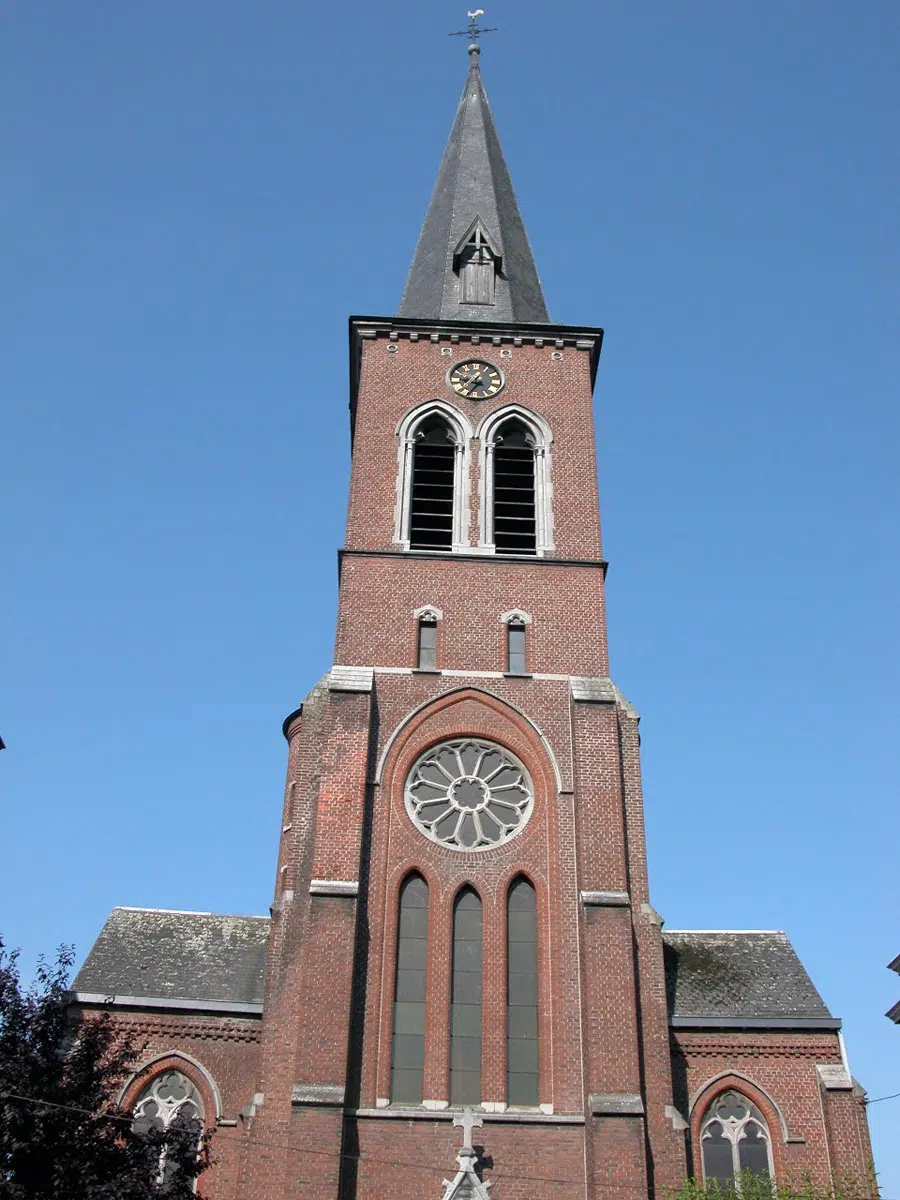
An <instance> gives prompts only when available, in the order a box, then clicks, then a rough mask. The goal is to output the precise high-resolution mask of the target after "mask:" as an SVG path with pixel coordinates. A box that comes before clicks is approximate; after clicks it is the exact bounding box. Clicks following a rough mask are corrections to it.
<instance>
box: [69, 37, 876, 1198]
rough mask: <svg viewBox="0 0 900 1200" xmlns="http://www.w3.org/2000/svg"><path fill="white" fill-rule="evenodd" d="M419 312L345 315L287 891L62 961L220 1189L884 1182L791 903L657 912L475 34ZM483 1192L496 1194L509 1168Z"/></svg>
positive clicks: (317, 1192)
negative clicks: (335, 566) (346, 433)
mask: <svg viewBox="0 0 900 1200" xmlns="http://www.w3.org/2000/svg"><path fill="white" fill-rule="evenodd" d="M469 53H470V69H469V73H468V77H467V80H466V84H465V88H464V91H463V95H462V97H461V100H460V103H459V107H458V110H457V113H456V118H455V122H454V125H453V128H452V132H451V135H450V140H449V142H448V145H447V148H446V151H445V154H444V158H443V161H442V164H441V167H440V172H439V176H438V181H437V185H436V187H435V191H434V194H433V197H432V200H431V203H430V206H429V209H428V212H427V215H426V218H425V223H424V226H423V229H422V232H421V236H420V239H419V242H418V246H417V248H416V252H415V256H414V259H413V263H412V268H411V271H410V275H409V279H408V283H407V286H406V290H405V293H404V296H403V299H402V303H401V306H400V310H399V313H398V314H397V315H396V316H394V317H354V318H351V320H350V396H351V426H352V439H353V454H352V471H351V479H350V497H349V508H348V517H347V527H346V538H345V544H344V548H343V549H342V550H341V552H340V598H339V608H338V618H337V635H336V642H335V654H334V665H333V666H332V668H331V669H330V670H329V672H328V673H327V675H326V676H325V677H324V678H323V679H322V680H320V681H319V683H317V684H316V686H315V687H313V689H312V690H311V691H310V693H309V695H308V696H307V697H306V699H305V700H304V702H303V704H302V706H301V707H300V708H299V709H297V711H296V712H294V713H292V714H291V715H290V716H289V717H288V718H287V720H286V721H285V723H284V733H285V737H286V739H287V744H288V768H287V784H286V790H285V797H284V807H283V813H282V819H281V823H280V826H279V835H278V856H277V864H276V875H275V888H274V898H273V902H272V906H271V913H270V916H269V917H234V916H219V915H215V914H210V913H182V912H169V911H165V910H146V909H129V908H118V909H115V910H114V911H113V913H112V914H111V915H110V917H109V919H108V921H107V923H106V925H105V926H104V928H103V930H102V932H101V934H100V936H99V938H98V940H97V942H96V943H95V945H94V947H93V948H92V950H91V951H90V953H89V955H88V957H87V960H86V961H85V964H84V966H83V967H82V969H81V971H80V972H79V974H78V976H77V978H76V980H75V983H74V985H73V990H74V1001H75V1003H76V1004H77V1005H78V1006H80V1007H81V1009H83V1010H84V1011H86V1012H90V1011H92V1010H95V1009H97V1008H99V1007H101V1006H108V1005H112V1008H113V1011H114V1013H115V1016H116V1020H117V1021H118V1022H120V1023H121V1025H122V1026H123V1027H124V1028H128V1029H129V1030H131V1031H132V1032H134V1033H136V1034H137V1035H138V1036H139V1038H140V1039H141V1040H142V1041H143V1042H145V1043H146V1045H147V1051H146V1056H145V1060H144V1061H143V1062H142V1063H141V1065H140V1070H139V1071H137V1072H136V1073H135V1075H134V1077H133V1078H132V1079H130V1080H129V1081H128V1082H127V1084H126V1086H125V1089H124V1091H123V1095H122V1103H123V1104H124V1105H125V1106H126V1107H128V1108H131V1109H135V1110H136V1111H138V1112H139V1113H140V1115H141V1116H142V1118H143V1119H144V1120H148V1121H154V1122H156V1123H157V1124H160V1125H165V1124H166V1123H168V1122H169V1121H171V1120H174V1119H176V1118H177V1116H178V1114H179V1113H182V1112H189V1113H199V1114H200V1115H202V1117H203V1119H204V1121H205V1123H206V1124H207V1125H209V1126H215V1127H217V1132H216V1136H215V1138H214V1141H213V1152H214V1159H215V1162H214V1165H213V1167H212V1168H211V1169H210V1170H209V1172H208V1173H207V1174H206V1175H204V1177H203V1179H202V1181H201V1188H200V1190H201V1191H202V1193H203V1194H204V1195H205V1196H207V1197H209V1200H288V1197H297V1196H306V1197H310V1200H338V1198H341V1200H353V1198H359V1200H376V1198H379V1200H381V1198H383V1197H384V1196H388V1195H390V1196H400V1197H410V1198H415V1200H419V1198H422V1200H426V1198H434V1200H440V1198H442V1197H443V1198H444V1200H451V1197H457V1196H459V1197H463V1196H465V1197H475V1196H477V1197H480V1200H486V1198H487V1197H488V1195H489V1194H490V1195H491V1196H493V1197H494V1200H538V1198H540V1197H544V1196H546V1197H551V1196H553V1197H554V1198H560V1197H565V1198H572V1200H575V1198H579V1200H581V1198H583V1197H588V1198H589V1200H595V1198H598V1200H599V1198H600V1197H603V1198H604V1200H641V1198H642V1197H650V1196H661V1195H664V1194H665V1192H666V1191H667V1190H669V1189H673V1188H677V1187H678V1185H679V1184H680V1183H681V1182H682V1181H683V1180H684V1179H685V1178H686V1177H688V1176H689V1175H693V1176H695V1177H697V1178H707V1179H710V1178H716V1179H729V1178H733V1177H734V1176H735V1175H737V1174H739V1173H741V1172H745V1171H749V1172H754V1173H759V1174H768V1175H769V1176H772V1177H774V1178H775V1180H776V1181H777V1182H779V1183H782V1182H788V1181H789V1180H790V1179H791V1178H797V1179H799V1178H800V1177H801V1176H802V1175H804V1174H805V1173H809V1174H810V1175H811V1176H812V1177H813V1179H814V1180H815V1181H817V1182H819V1183H827V1182H828V1181H829V1180H830V1179H831V1178H832V1177H833V1176H834V1175H839V1176H842V1177H849V1178H852V1179H853V1180H855V1181H856V1183H857V1184H858V1186H859V1187H860V1189H861V1191H862V1193H863V1194H869V1192H870V1190H871V1189H870V1186H869V1182H868V1181H869V1167H870V1159H871V1152H870V1149H869V1140H868V1132H867V1125H866V1117H865V1109H864V1104H863V1097H862V1092H861V1089H860V1088H859V1086H858V1085H857V1084H856V1083H855V1082H854V1081H853V1079H852V1078H851V1076H850V1074H849V1071H848V1068H847V1062H846V1056H845V1054H844V1051H843V1044H842V1040H841V1035H840V1021H839V1020H838V1019H836V1018H835V1017H833V1016H832V1015H831V1013H830V1012H829V1011H828V1009H827V1008H826V1006H825V1004H824V1003H823V1001H822V999H821V998H820V996H819V995H818V993H817V992H816V990H815V988H814V986H813V984H812V982H811V981H810V979H809V977H808V976H807V974H806V972H805V970H804V969H803V967H802V965H801V964H800V962H799V960H798V959H797V957H796V955H795V953H794V951H793V949H792V947H791V945H790V943H789V942H788V940H787V938H786V937H785V935H784V934H783V933H780V932H772V931H743V932H722V931H716V932H703V931H682V932H676V931H669V930H667V929H663V922H662V920H661V918H660V916H659V915H658V914H657V913H656V911H655V910H654V909H653V907H652V904H651V900H650V893H649V889H648V879H647V861H646V853H645V842H644V825H643V807H642V796H641V775H640V757H639V745H640V742H639V735H638V714H637V713H636V711H635V709H634V707H633V706H632V704H631V703H630V702H629V701H628V699H626V697H625V696H624V695H623V694H622V692H621V691H620V690H619V688H618V687H617V686H616V684H615V683H614V682H613V681H612V679H611V678H610V674H609V665H608V656H607V641H606V623H605V609H604V580H605V562H604V558H603V550H602V542H601V529H600V514H599V500H598V494H597V483H596V479H597V474H596V460H595V449H594V430H593V418H592V394H593V387H594V380H595V375H596V372H597V366H598V361H599V356H600V351H601V346H602V339H603V333H602V330H601V329H598V328H594V327H573V326H564V325H557V324H552V323H551V322H550V319H549V316H548V313H547V309H546V306H545V303H544V298H543V294H542V290H541V284H540V281H539V278H538V274H537V270H536V267H535V263H534V260H533V257H532V254H531V249H530V246H529V243H528V238H527V235H526V233H525V228H524V225H523V223H522V219H521V215H520V212H519V208H518V205H517V202H516V198H515V194H514V192H513V188H512V184H511V181H510V177H509V173H508V170H507V167H506V164H505V161H504V158H503V154H502V151H501V148H500V143H499V140H498V137H497V133H496V130H495V127H494V123H493V118H492V116H491V112H490V108H489V105H488V101H487V96H486V94H485V90H484V85H483V82H482V78H481V74H480V68H479V52H478V47H477V45H473V46H471V47H470V50H469ZM489 1189H490V1192H489Z"/></svg>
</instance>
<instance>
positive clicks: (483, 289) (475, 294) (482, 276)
mask: <svg viewBox="0 0 900 1200" xmlns="http://www.w3.org/2000/svg"><path fill="white" fill-rule="evenodd" d="M501 261H502V255H501V254H500V252H499V250H498V249H497V246H496V245H495V243H494V241H493V239H492V238H491V235H490V234H489V233H488V231H487V227H486V225H485V224H484V222H483V221H482V219H481V217H476V218H475V220H474V221H473V222H472V224H471V225H470V226H469V228H468V229H467V230H466V232H465V233H464V234H463V236H462V237H461V238H460V240H459V241H458V242H457V244H456V248H455V250H454V251H453V270H454V271H455V272H456V274H457V275H458V276H459V302H460V304H493V303H494V281H495V280H496V278H497V276H498V275H499V274H500V265H501Z"/></svg>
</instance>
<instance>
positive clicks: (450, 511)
mask: <svg viewBox="0 0 900 1200" xmlns="http://www.w3.org/2000/svg"><path fill="white" fill-rule="evenodd" d="M397 433H398V434H399V437H400V446H399V461H398V476H397V515H396V522H395V530H394V541H395V542H399V543H400V544H401V545H402V546H403V547H404V548H405V549H407V550H436V551H448V550H456V549H461V548H463V547H465V546H468V544H469V539H468V537H467V533H468V511H467V510H468V470H467V466H466V462H467V452H468V446H469V441H470V439H471V436H472V427H471V425H470V424H469V423H468V421H466V419H465V418H464V417H463V416H462V414H461V413H458V412H457V411H456V410H455V409H454V408H452V406H450V405H448V404H444V403H443V402H441V401H430V402H429V403H428V404H427V405H423V406H421V408H419V409H418V410H416V411H414V412H412V413H409V414H407V416H406V417H405V418H404V420H403V421H402V422H401V423H400V426H399V427H398V430H397Z"/></svg>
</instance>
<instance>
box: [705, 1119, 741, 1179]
mask: <svg viewBox="0 0 900 1200" xmlns="http://www.w3.org/2000/svg"><path fill="white" fill-rule="evenodd" d="M703 1172H704V1174H705V1175H706V1178H707V1179H718V1180H721V1181H723V1182H724V1181H725V1180H728V1179H733V1178H734V1166H733V1165H732V1161H731V1142H729V1141H728V1140H727V1139H726V1137H725V1135H724V1133H723V1132H722V1126H721V1125H720V1124H719V1123H718V1121H713V1123H712V1124H711V1125H708V1126H707V1127H706V1131H705V1132H704V1135H703Z"/></svg>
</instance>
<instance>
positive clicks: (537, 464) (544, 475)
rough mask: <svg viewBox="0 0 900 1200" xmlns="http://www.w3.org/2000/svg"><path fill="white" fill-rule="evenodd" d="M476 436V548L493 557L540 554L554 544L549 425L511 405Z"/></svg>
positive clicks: (485, 424) (484, 425) (485, 422)
mask: <svg viewBox="0 0 900 1200" xmlns="http://www.w3.org/2000/svg"><path fill="white" fill-rule="evenodd" d="M479 432H480V434H481V447H480V453H481V535H480V545H481V546H482V547H484V549H485V550H486V551H487V552H488V553H490V552H493V553H495V554H536V555H542V554H545V553H546V552H547V551H548V550H552V549H553V548H554V544H553V503H552V500H553V489H552V485H551V479H550V445H551V442H552V440H553V436H552V433H551V431H550V428H549V426H548V425H547V424H546V422H545V421H543V420H542V419H541V418H540V417H537V416H535V415H534V414H533V413H529V412H528V410H526V409H522V408H520V406H519V405H511V406H510V408H509V409H506V410H503V409H501V410H500V411H499V412H496V413H493V414H491V416H490V417H489V418H487V419H486V420H485V421H484V423H483V425H482V426H481V428H480V430H479Z"/></svg>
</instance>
